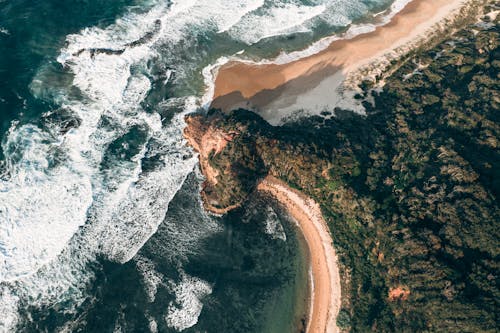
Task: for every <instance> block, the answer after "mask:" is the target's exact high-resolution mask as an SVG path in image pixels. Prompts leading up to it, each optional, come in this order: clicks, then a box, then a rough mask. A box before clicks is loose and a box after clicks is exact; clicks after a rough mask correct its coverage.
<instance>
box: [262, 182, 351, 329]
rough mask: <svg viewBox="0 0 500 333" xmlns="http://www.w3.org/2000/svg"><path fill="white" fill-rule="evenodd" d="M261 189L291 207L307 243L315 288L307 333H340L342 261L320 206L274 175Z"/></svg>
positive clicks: (312, 293)
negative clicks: (339, 263)
mask: <svg viewBox="0 0 500 333" xmlns="http://www.w3.org/2000/svg"><path fill="white" fill-rule="evenodd" d="M257 188H258V190H260V191H263V192H267V193H269V194H271V195H272V196H273V197H275V198H276V199H277V200H278V201H279V202H280V203H281V204H283V205H284V206H285V207H286V208H287V210H288V212H289V214H290V215H291V216H292V217H293V218H294V219H295V220H296V221H297V223H298V225H299V227H300V229H301V231H302V233H303V235H304V238H305V240H306V243H307V246H308V249H309V255H310V265H311V273H312V281H311V286H312V287H313V288H312V291H311V303H310V314H309V318H308V323H307V333H325V332H326V333H334V332H339V329H338V327H337V323H336V319H337V315H338V313H339V311H340V304H341V298H340V297H341V289H340V274H339V269H338V261H337V255H336V253H335V250H334V248H333V245H332V238H331V236H330V232H329V230H328V226H327V224H326V222H325V220H324V219H323V216H322V214H321V209H320V207H319V205H318V204H317V203H315V202H314V201H313V200H312V199H310V198H307V197H305V196H304V195H302V194H301V193H300V192H298V191H296V190H293V189H291V188H289V187H288V186H287V185H286V184H285V183H283V182H281V181H280V180H278V179H276V178H274V177H271V176H268V177H266V178H265V179H264V180H263V181H261V182H260V184H259V185H258V187H257Z"/></svg>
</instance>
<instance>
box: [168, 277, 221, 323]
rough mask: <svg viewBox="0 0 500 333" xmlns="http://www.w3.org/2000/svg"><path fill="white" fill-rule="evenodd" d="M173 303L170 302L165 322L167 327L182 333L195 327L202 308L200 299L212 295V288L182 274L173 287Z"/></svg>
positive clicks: (203, 282) (201, 281)
mask: <svg viewBox="0 0 500 333" xmlns="http://www.w3.org/2000/svg"><path fill="white" fill-rule="evenodd" d="M174 293H175V297H176V300H175V303H174V302H171V303H170V304H169V306H168V309H167V314H166V316H165V320H166V322H167V325H168V326H169V327H172V328H175V329H176V330H178V331H183V330H185V329H187V328H189V327H192V326H194V325H196V323H197V322H198V317H199V316H200V313H201V310H202V308H203V303H202V302H201V299H202V298H203V297H205V296H207V295H210V294H211V293H212V286H211V285H210V284H209V283H208V282H206V281H204V280H201V279H198V278H196V277H192V276H189V275H187V274H186V273H183V274H182V281H181V282H180V283H179V284H177V285H176V286H175V287H174Z"/></svg>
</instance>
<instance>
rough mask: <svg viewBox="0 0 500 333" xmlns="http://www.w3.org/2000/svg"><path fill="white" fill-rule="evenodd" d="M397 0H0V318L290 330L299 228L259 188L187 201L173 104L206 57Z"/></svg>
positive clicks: (185, 96)
mask: <svg viewBox="0 0 500 333" xmlns="http://www.w3.org/2000/svg"><path fill="white" fill-rule="evenodd" d="M401 3H402V2H397V3H393V1H389V0H233V1H228V0H210V1H209V0H185V1H158V0H115V1H103V0H87V1H61V0H29V1H25V0H0V51H1V52H0V139H1V147H0V313H1V314H2V315H1V316H0V332H13V331H20V332H40V331H42V332H69V331H71V332H73V331H77V332H180V331H183V332H293V331H297V332H298V331H300V329H301V327H302V325H303V320H304V318H305V317H304V316H305V315H306V313H307V306H306V304H307V290H308V287H307V276H308V269H307V253H306V252H307V251H306V250H305V247H304V245H303V240H302V239H301V236H300V233H298V232H297V230H296V227H295V225H294V223H293V221H291V220H290V218H288V217H287V215H286V213H284V212H283V211H282V210H281V208H280V207H279V206H277V205H276V204H275V203H274V202H273V201H272V200H270V199H269V198H267V197H265V196H263V197H261V196H256V197H255V198H252V199H251V200H250V201H249V202H248V203H247V204H246V205H245V206H244V207H242V208H241V209H238V210H237V211H235V212H232V213H230V214H228V215H227V216H224V217H217V216H213V215H209V214H207V213H206V212H204V211H203V209H202V207H201V200H200V196H199V193H198V192H199V187H200V184H201V182H202V177H201V175H200V174H199V171H198V169H197V158H196V155H195V154H194V153H193V151H192V150H191V149H190V148H189V147H187V146H186V144H185V141H184V140H183V139H182V129H183V127H184V121H183V118H184V116H185V115H186V114H188V113H191V112H204V111H205V110H206V107H207V105H208V104H209V102H210V97H211V91H212V89H213V87H212V83H213V77H214V75H215V73H216V69H217V65H220V64H223V63H225V62H227V61H228V60H230V59H234V58H238V59H245V60H246V61H257V62H265V61H276V62H284V61H290V60H292V59H294V57H299V56H301V55H304V54H307V53H311V52H315V51H317V50H318V49H320V48H321V47H324V44H325V43H326V42H327V41H326V40H324V39H323V38H325V37H326V36H332V35H333V36H335V35H340V34H345V33H347V35H349V33H351V34H355V33H359V32H362V31H366V30H367V29H373V25H374V15H376V14H377V13H380V12H382V11H384V10H386V9H388V8H393V11H395V10H396V9H398V7H400V5H401ZM391 6H392V7H391ZM301 50H302V51H301Z"/></svg>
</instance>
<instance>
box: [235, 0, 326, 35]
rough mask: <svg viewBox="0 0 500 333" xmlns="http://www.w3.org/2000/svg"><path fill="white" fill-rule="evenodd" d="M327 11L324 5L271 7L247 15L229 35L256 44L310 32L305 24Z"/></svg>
mask: <svg viewBox="0 0 500 333" xmlns="http://www.w3.org/2000/svg"><path fill="white" fill-rule="evenodd" d="M325 9H326V7H325V6H324V5H319V6H313V7H311V6H298V5H294V4H285V5H282V6H279V7H271V8H267V9H266V10H264V11H262V12H261V13H253V14H250V15H246V16H245V17H244V18H243V19H241V20H240V22H239V23H238V24H237V25H235V26H234V27H232V28H231V29H230V30H229V33H230V35H231V36H232V37H233V38H235V39H239V40H241V41H243V42H245V43H247V44H254V43H257V42H258V41H260V40H262V39H264V38H269V37H273V36H278V35H283V34H288V33H291V32H303V31H308V30H309V29H307V27H306V26H305V25H303V24H304V23H305V22H306V21H308V20H310V19H312V18H313V17H316V16H318V15H320V14H321V13H323V12H324V11H325Z"/></svg>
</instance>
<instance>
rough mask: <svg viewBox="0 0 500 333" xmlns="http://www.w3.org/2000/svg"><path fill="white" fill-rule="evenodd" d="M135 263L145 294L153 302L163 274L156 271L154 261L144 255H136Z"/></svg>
mask: <svg viewBox="0 0 500 333" xmlns="http://www.w3.org/2000/svg"><path fill="white" fill-rule="evenodd" d="M135 264H136V266H137V270H138V271H139V273H141V275H142V283H143V285H144V289H145V291H146V294H147V295H148V300H149V302H154V301H155V298H156V293H157V292H158V286H159V285H160V284H161V283H162V282H163V279H164V277H163V274H161V273H159V272H158V271H156V268H155V265H154V263H153V262H152V261H151V260H149V259H148V258H146V257H143V256H139V255H138V256H136V258H135Z"/></svg>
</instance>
